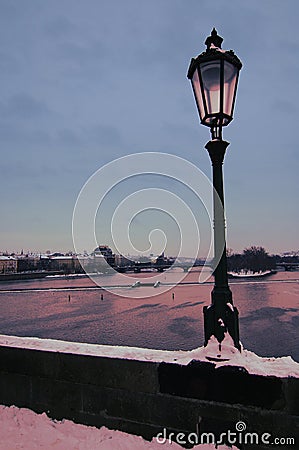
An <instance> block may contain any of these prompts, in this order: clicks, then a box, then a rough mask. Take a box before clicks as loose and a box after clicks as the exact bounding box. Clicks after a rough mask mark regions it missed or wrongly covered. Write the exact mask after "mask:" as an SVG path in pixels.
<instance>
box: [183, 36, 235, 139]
mask: <svg viewBox="0 0 299 450" xmlns="http://www.w3.org/2000/svg"><path fill="white" fill-rule="evenodd" d="M222 41H223V39H222V37H220V36H218V34H217V31H216V30H215V28H213V31H212V33H211V36H209V37H208V38H207V39H206V41H205V45H206V46H207V49H206V51H205V52H203V53H201V54H200V55H198V56H197V57H196V58H192V59H191V62H190V66H189V70H188V75H187V76H188V78H189V79H190V80H191V84H192V88H193V92H194V96H195V101H196V105H197V108H198V112H199V116H200V121H201V123H202V124H203V125H206V126H208V127H210V129H211V133H212V139H220V140H221V139H222V127H224V126H226V125H228V124H229V123H230V122H231V121H232V120H233V111H234V104H235V98H236V93H237V85H238V78H239V71H240V69H241V67H242V63H241V61H240V60H239V58H238V57H237V56H236V55H235V54H234V52H233V51H232V50H229V51H225V50H222V49H221V44H222Z"/></svg>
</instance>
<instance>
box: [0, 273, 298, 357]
mask: <svg viewBox="0 0 299 450" xmlns="http://www.w3.org/2000/svg"><path fill="white" fill-rule="evenodd" d="M178 270H179V269H173V270H170V271H167V272H165V273H164V274H163V284H164V283H165V284H167V288H168V289H169V290H167V291H164V290H163V288H162V286H161V287H157V288H154V287H152V286H150V287H143V286H141V287H136V288H135V289H134V295H135V294H136V292H137V293H138V296H139V297H138V296H137V297H132V288H131V287H129V285H128V286H127V287H122V288H117V289H108V290H107V289H101V288H99V287H98V286H96V285H95V284H94V283H93V282H92V281H91V280H90V279H89V278H80V279H60V278H48V277H47V278H44V279H40V280H27V281H18V282H7V283H1V284H0V315H1V324H0V334H8V335H15V336H34V337H40V338H52V339H61V340H66V341H76V342H88V343H96V344H109V345H126V346H137V347H147V348H157V349H167V350H179V349H181V350H189V349H193V348H195V347H199V346H201V345H203V313H202V308H203V306H204V305H208V304H209V303H210V294H211V290H212V288H213V280H212V279H211V277H210V278H209V279H208V281H207V282H205V283H204V284H198V283H197V281H198V269H197V270H196V269H193V270H192V271H191V272H190V273H188V274H187V276H186V278H185V279H184V280H183V283H181V284H178V285H175V284H173V285H172V283H174V281H175V280H176V277H177V275H178V274H177V271H178ZM145 276H146V277H151V274H140V275H134V280H136V279H138V277H145ZM132 279H133V278H132ZM134 280H133V281H134ZM97 282H98V283H99V284H100V285H101V286H115V285H117V284H118V282H119V280H118V274H114V275H102V276H99V277H98V279H97ZM230 287H231V290H232V292H233V300H234V304H235V306H237V308H238V309H239V314H240V339H241V342H242V344H243V345H244V347H245V348H246V349H248V350H252V351H254V352H255V353H257V354H258V355H261V356H287V355H290V356H292V357H293V358H294V359H295V360H296V361H299V344H298V328H299V272H295V271H294V272H277V273H276V274H275V275H271V276H269V277H267V278H263V279H259V280H256V279H252V280H250V279H246V280H244V279H243V280H235V279H232V280H231V281H230ZM101 295H102V298H101Z"/></svg>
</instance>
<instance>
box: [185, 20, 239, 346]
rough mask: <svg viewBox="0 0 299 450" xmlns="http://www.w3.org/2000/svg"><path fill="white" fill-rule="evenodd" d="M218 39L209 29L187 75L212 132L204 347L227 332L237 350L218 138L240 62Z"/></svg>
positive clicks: (228, 111) (228, 117) (230, 106)
mask: <svg viewBox="0 0 299 450" xmlns="http://www.w3.org/2000/svg"><path fill="white" fill-rule="evenodd" d="M222 41H223V39H222V37H220V36H218V34H217V31H216V30H215V28H213V30H212V32H211V36H209V37H208V38H207V39H206V41H205V44H206V46H207V49H206V51H205V52H203V53H201V54H200V55H198V56H197V57H196V58H192V59H191V62H190V66H189V70H188V75H187V76H188V78H189V79H190V80H191V84H192V88H193V93H194V96H195V101H196V105H197V108H198V112H199V116H200V121H201V123H202V124H203V125H206V126H208V127H210V129H211V134H212V140H211V141H209V142H208V143H207V144H206V146H205V148H206V149H207V150H208V152H209V155H210V158H211V162H212V167H213V187H214V191H213V207H214V261H218V260H219V263H218V265H217V267H216V268H215V270H214V277H215V281H214V288H213V291H212V294H211V297H212V304H211V305H210V306H205V307H204V311H203V312H204V331H205V346H206V345H207V344H208V341H209V339H210V337H211V336H215V338H216V339H217V340H218V342H219V348H220V349H221V342H222V341H223V339H224V337H225V334H226V332H228V333H229V334H230V336H231V337H232V339H233V342H234V345H235V347H236V348H238V349H239V350H241V345H240V341H239V321H238V316H239V314H238V310H237V308H235V307H234V306H233V299H232V292H231V290H230V288H229V285H228V276H227V260H226V239H225V218H224V194H223V174H222V164H223V160H224V155H225V151H226V148H227V146H228V145H229V142H226V141H223V140H222V127H224V126H226V125H228V124H229V123H230V122H231V121H232V120H233V110H234V104H235V98H236V92H237V84H238V78H239V71H240V69H241V67H242V63H241V61H240V60H239V58H238V57H237V56H236V55H235V54H234V52H233V51H232V50H229V51H225V50H222V49H221V44H222ZM219 205H220V207H219Z"/></svg>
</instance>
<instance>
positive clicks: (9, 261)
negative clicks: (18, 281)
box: [0, 256, 17, 273]
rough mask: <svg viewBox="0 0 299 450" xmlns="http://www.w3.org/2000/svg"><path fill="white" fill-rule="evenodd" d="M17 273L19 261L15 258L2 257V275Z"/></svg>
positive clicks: (0, 260) (0, 271) (0, 265)
mask: <svg viewBox="0 0 299 450" xmlns="http://www.w3.org/2000/svg"><path fill="white" fill-rule="evenodd" d="M16 271H17V259H16V258H14V257H13V256H0V273H14V272H16Z"/></svg>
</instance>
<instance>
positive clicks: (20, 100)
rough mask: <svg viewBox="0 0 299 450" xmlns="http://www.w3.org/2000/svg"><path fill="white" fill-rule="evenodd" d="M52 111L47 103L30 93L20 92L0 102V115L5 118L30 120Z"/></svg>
mask: <svg viewBox="0 0 299 450" xmlns="http://www.w3.org/2000/svg"><path fill="white" fill-rule="evenodd" d="M51 114H52V112H51V110H50V109H49V108H48V106H47V103H46V102H45V101H43V100H40V99H38V100H37V99H36V98H35V97H33V96H32V95H30V94H28V93H25V92H21V93H18V94H14V95H12V96H11V97H9V98H8V99H7V100H6V101H2V102H1V103H0V115H1V117H2V118H5V119H16V120H18V119H22V120H27V121H30V120H32V119H35V120H36V119H40V118H43V117H48V116H49V115H51Z"/></svg>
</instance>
